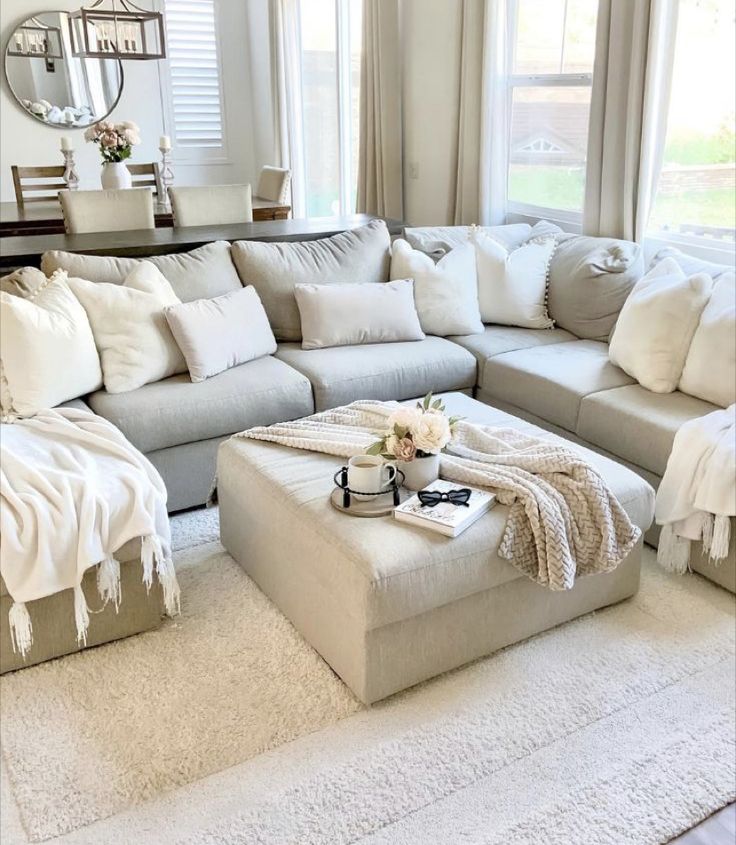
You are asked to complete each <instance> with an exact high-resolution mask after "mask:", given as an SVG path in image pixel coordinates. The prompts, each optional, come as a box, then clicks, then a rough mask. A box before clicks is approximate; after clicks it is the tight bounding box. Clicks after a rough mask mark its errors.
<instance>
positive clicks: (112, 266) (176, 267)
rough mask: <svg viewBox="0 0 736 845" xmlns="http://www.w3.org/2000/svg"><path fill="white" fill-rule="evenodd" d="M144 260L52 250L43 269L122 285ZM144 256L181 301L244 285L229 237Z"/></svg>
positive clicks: (47, 255) (42, 263)
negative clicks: (186, 249)
mask: <svg viewBox="0 0 736 845" xmlns="http://www.w3.org/2000/svg"><path fill="white" fill-rule="evenodd" d="M141 260H142V259H139V258H116V257H114V256H110V255H78V254H77V253H74V252H62V251H61V250H52V251H51V252H45V253H44V255H43V258H42V259H41V269H42V270H43V272H44V273H45V274H46V275H47V276H50V275H51V274H52V273H53V272H54V270H66V271H67V272H68V273H69V275H70V276H74V277H76V278H79V279H87V280H88V281H90V282H111V283H112V284H114V285H122V284H123V282H124V281H125V279H126V278H127V277H128V276H129V274H130V273H131V272H132V270H133V269H134V268H135V267H136V266H137V265H139V264H140V262H141ZM145 260H146V261H149V262H150V263H151V264H153V265H154V266H155V267H157V268H158V269H159V270H160V271H161V273H162V274H163V275H164V276H165V277H166V279H167V280H168V281H169V283H170V284H171V287H172V288H173V289H174V293H175V294H176V295H177V297H178V298H179V299H180V300H181V301H182V302H191V301H192V300H193V299H205V298H211V297H213V296H220V295H221V294H223V293H229V292H230V291H231V290H239V289H240V288H241V287H242V285H241V284H240V278H239V277H238V274H237V272H236V270H235V267H234V266H233V262H232V258H231V257H230V244H229V243H228V242H227V241H215V242H214V243H211V244H206V245H205V246H201V247H199V248H197V249H193V250H192V251H191V252H181V253H176V254H173V255H154V256H151V257H150V258H146V259H145Z"/></svg>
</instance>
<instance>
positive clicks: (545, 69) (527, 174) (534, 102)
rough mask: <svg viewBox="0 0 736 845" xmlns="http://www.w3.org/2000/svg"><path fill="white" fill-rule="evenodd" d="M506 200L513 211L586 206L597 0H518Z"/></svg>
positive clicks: (570, 211) (577, 211)
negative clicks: (586, 175) (584, 198)
mask: <svg viewBox="0 0 736 845" xmlns="http://www.w3.org/2000/svg"><path fill="white" fill-rule="evenodd" d="M510 9H511V23H512V32H513V39H512V44H513V49H512V50H511V51H510V52H511V55H510V57H509V60H510V68H509V74H508V80H509V92H508V98H509V107H510V115H511V117H510V136H511V137H510V139H509V163H508V186H507V198H508V209H509V211H512V212H514V211H515V212H518V213H531V214H534V213H535V212H537V213H538V214H542V215H544V214H546V213H548V212H549V211H553V212H554V211H557V212H560V211H561V212H563V214H565V213H566V214H567V215H568V216H569V217H571V218H575V217H579V216H580V215H581V214H582V210H583V196H584V193H585V158H586V153H587V145H588V119H589V116H590V94H591V87H592V83H593V58H594V54H595V29H596V17H597V12H598V2H597V0H512V1H511V4H510Z"/></svg>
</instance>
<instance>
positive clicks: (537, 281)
mask: <svg viewBox="0 0 736 845" xmlns="http://www.w3.org/2000/svg"><path fill="white" fill-rule="evenodd" d="M473 243H474V244H475V251H476V253H475V254H476V264H477V268H478V302H479V303H480V315H481V317H482V318H483V322H484V323H500V324H501V325H504V326H521V327H523V328H527V329H548V328H551V327H552V326H553V325H554V323H553V321H552V320H551V319H550V316H549V314H548V313H547V276H548V274H549V262H550V260H551V258H552V254H553V253H554V251H555V246H556V241H555V239H554V238H542V239H541V240H539V241H534V242H533V243H526V244H523V245H522V246H520V247H519V248H518V249H515V250H514V251H513V252H509V251H508V250H507V249H506V248H505V247H503V246H502V245H501V244H500V243H498V241H497V240H496V239H495V238H493V237H492V236H489V235H487V234H485V233H483V232H477V233H476V234H475V235H474V236H473Z"/></svg>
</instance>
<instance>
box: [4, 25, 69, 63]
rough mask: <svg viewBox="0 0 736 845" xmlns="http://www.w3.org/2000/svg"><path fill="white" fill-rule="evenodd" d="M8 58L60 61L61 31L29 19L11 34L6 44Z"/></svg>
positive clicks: (56, 27)
mask: <svg viewBox="0 0 736 845" xmlns="http://www.w3.org/2000/svg"><path fill="white" fill-rule="evenodd" d="M8 55H9V56H23V57H26V58H32V59H35V58H38V59H61V58H63V56H62V52H61V29H59V27H58V26H48V25H47V24H45V23H43V22H42V21H40V20H39V19H38V18H31V19H30V21H27V22H26V23H25V24H23V25H22V26H19V27H18V29H16V30H15V32H14V33H13V35H12V37H11V39H10V43H9V44H8Z"/></svg>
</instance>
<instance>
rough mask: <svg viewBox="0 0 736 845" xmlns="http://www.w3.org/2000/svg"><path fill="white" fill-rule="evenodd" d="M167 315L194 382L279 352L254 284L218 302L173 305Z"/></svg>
mask: <svg viewBox="0 0 736 845" xmlns="http://www.w3.org/2000/svg"><path fill="white" fill-rule="evenodd" d="M165 313H166V320H167V321H168V323H169V326H170V327H171V331H172V332H173V334H174V337H175V338H176V340H177V343H178V344H179V347H180V348H181V351H182V352H183V353H184V358H185V359H186V362H187V367H188V368H189V375H190V376H191V379H192V381H204V380H205V379H207V378H209V377H210V376H214V375H217V373H221V372H222V371H223V370H229V369H230V368H231V367H237V366H238V364H245V363H246V362H247V361H252V360H254V359H255V358H262V357H263V356H264V355H271V354H273V353H274V352H275V351H276V338H274V336H273V332H272V331H271V326H270V325H269V322H268V317H267V316H266V312H265V311H264V309H263V305H262V303H261V300H260V298H259V296H258V293H257V292H256V289H255V288H254V287H253V286H252V285H248V287H246V288H242V289H241V290H235V291H233V292H232V293H226V294H224V295H223V296H216V297H215V298H214V299H197V300H195V301H194V302H184V303H181V304H179V305H172V306H171V307H170V308H167V309H166V312H165Z"/></svg>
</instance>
